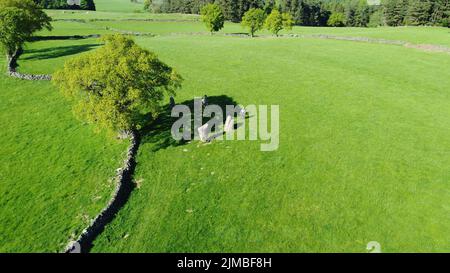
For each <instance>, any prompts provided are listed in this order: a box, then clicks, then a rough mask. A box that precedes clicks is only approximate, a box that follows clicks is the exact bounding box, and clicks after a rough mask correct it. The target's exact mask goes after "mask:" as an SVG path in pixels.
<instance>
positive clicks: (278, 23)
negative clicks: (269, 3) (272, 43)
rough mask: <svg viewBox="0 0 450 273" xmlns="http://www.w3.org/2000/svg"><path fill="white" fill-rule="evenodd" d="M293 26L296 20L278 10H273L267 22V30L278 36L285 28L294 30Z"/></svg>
mask: <svg viewBox="0 0 450 273" xmlns="http://www.w3.org/2000/svg"><path fill="white" fill-rule="evenodd" d="M293 24H294V20H293V19H292V16H291V15H290V14H289V13H280V12H279V11H278V10H276V9H274V10H272V12H271V13H270V14H269V16H267V18H266V22H265V26H266V28H267V29H268V30H269V31H270V32H272V33H273V34H275V35H276V36H278V33H279V32H280V31H281V30H282V29H283V28H285V29H289V30H290V29H292V25H293Z"/></svg>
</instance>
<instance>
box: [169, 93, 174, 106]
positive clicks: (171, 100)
mask: <svg viewBox="0 0 450 273" xmlns="http://www.w3.org/2000/svg"><path fill="white" fill-rule="evenodd" d="M169 105H170V108H173V107H174V106H175V99H174V98H173V97H172V96H171V97H170V102H169Z"/></svg>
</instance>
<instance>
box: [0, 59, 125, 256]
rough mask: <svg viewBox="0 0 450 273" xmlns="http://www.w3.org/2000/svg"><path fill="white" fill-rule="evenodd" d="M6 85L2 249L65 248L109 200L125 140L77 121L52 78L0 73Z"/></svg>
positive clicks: (0, 180) (0, 177)
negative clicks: (29, 79)
mask: <svg viewBox="0 0 450 273" xmlns="http://www.w3.org/2000/svg"><path fill="white" fill-rule="evenodd" d="M43 63H45V62H43ZM0 64H1V66H2V67H4V66H5V63H4V62H3V61H2V62H0ZM0 90H1V92H0V120H1V121H2V130H1V131H0V143H1V146H0V196H1V199H0V208H1V209H0V222H1V225H0V234H1V236H0V252H58V251H62V250H63V248H64V247H65V245H66V244H67V243H68V241H69V239H70V238H71V236H78V235H79V234H80V232H81V231H82V229H84V228H85V227H86V225H87V224H88V223H89V220H90V219H92V218H93V217H94V216H95V215H96V214H97V213H98V212H99V211H100V210H101V209H102V207H103V206H104V205H105V204H106V203H107V201H109V197H110V194H111V192H112V190H113V189H114V183H113V182H112V181H110V178H112V177H113V176H114V174H115V171H114V170H115V169H116V168H118V166H119V165H120V162H121V160H122V158H123V157H124V152H125V150H126V143H119V142H117V141H116V140H114V139H111V138H109V137H107V136H105V135H104V134H96V133H94V132H93V128H92V127H90V126H86V125H83V124H81V123H80V122H79V121H78V120H75V119H74V118H73V116H72V114H71V110H70V106H69V105H68V103H67V102H66V101H65V100H64V99H63V98H62V97H61V95H60V94H59V93H58V91H57V90H56V89H55V88H54V87H53V86H51V84H50V83H48V82H27V81H22V80H15V79H10V78H7V77H6V76H4V75H1V76H0Z"/></svg>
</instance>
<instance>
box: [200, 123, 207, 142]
mask: <svg viewBox="0 0 450 273" xmlns="http://www.w3.org/2000/svg"><path fill="white" fill-rule="evenodd" d="M208 128H209V124H208V123H206V124H204V125H203V126H201V127H199V128H198V135H199V137H200V140H201V141H203V142H206V141H208Z"/></svg>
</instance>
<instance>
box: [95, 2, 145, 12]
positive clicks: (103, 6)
mask: <svg viewBox="0 0 450 273" xmlns="http://www.w3.org/2000/svg"><path fill="white" fill-rule="evenodd" d="M143 3H144V1H143V0H139V1H138V3H132V2H130V0H96V1H95V7H96V9H97V10H98V11H109V12H111V11H112V12H134V11H137V10H139V11H142V10H143V9H144V4H143Z"/></svg>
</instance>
